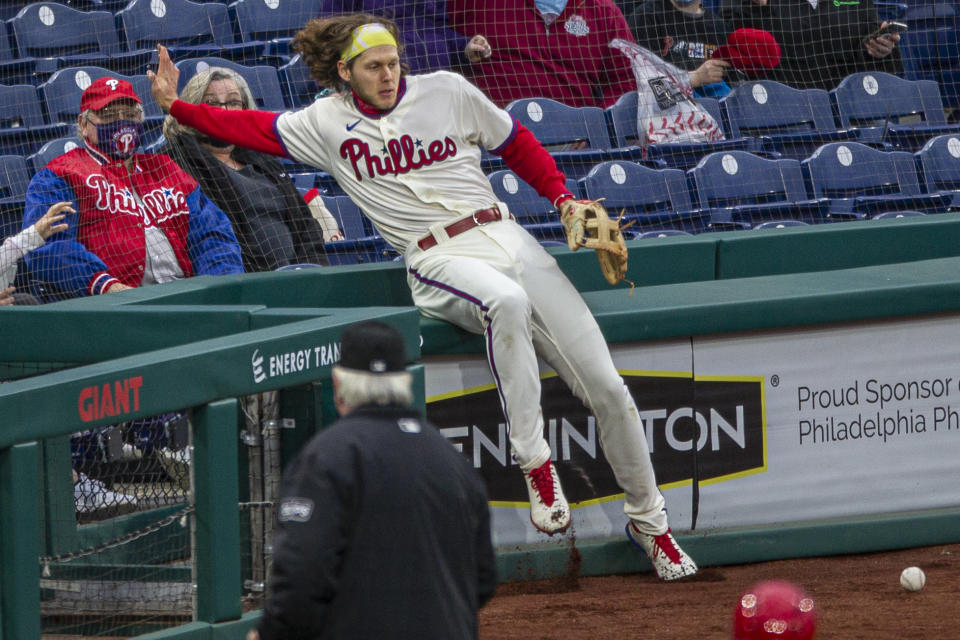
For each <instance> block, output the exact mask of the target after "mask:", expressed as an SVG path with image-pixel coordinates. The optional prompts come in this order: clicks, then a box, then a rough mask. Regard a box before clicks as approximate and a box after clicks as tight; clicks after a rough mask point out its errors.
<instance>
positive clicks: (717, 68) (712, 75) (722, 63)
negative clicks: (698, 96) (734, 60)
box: [690, 59, 730, 88]
mask: <svg viewBox="0 0 960 640" xmlns="http://www.w3.org/2000/svg"><path fill="white" fill-rule="evenodd" d="M729 66H730V63H729V62H727V61H726V60H713V59H711V60H707V61H706V62H704V63H703V64H702V65H700V66H699V67H697V68H696V69H694V70H693V71H691V72H690V86H691V87H694V88H696V87H702V86H703V85H705V84H713V83H714V82H723V72H724V71H725V70H726V69H727V68H728V67H729Z"/></svg>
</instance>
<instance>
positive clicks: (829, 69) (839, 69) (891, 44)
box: [721, 0, 902, 91]
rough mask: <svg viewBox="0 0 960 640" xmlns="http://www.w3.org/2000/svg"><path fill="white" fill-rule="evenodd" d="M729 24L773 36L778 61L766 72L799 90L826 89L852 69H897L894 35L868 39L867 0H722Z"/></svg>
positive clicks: (871, 20) (870, 9) (872, 12)
mask: <svg viewBox="0 0 960 640" xmlns="http://www.w3.org/2000/svg"><path fill="white" fill-rule="evenodd" d="M725 2H727V3H728V4H725V5H724V7H723V9H722V10H721V15H722V16H724V18H726V19H727V20H728V21H729V22H730V23H731V24H732V26H734V27H735V28H740V27H752V28H756V29H764V30H766V31H769V32H770V33H772V34H773V37H774V38H776V40H777V42H779V43H780V47H781V50H782V57H781V59H780V64H779V66H778V67H776V68H775V69H772V70H770V72H769V73H768V74H767V75H766V77H767V78H769V79H771V80H776V81H778V82H783V83H785V84H789V85H791V86H793V87H797V88H800V89H809V88H819V89H825V90H827V91H829V90H830V89H833V88H834V87H836V86H837V85H838V84H839V83H840V81H841V80H843V78H844V77H846V76H847V75H849V74H851V73H855V72H858V71H886V72H888V73H893V74H897V73H900V72H902V62H901V59H900V53H899V50H898V49H897V43H898V42H899V41H900V36H899V35H897V34H890V35H884V36H880V37H869V36H870V34H871V33H872V32H873V31H875V30H876V29H877V28H878V27H879V26H881V24H885V23H881V22H880V19H879V18H878V17H877V10H876V8H874V6H873V2H872V0H844V1H843V2H839V1H838V0H834V1H833V2H829V1H828V0H725Z"/></svg>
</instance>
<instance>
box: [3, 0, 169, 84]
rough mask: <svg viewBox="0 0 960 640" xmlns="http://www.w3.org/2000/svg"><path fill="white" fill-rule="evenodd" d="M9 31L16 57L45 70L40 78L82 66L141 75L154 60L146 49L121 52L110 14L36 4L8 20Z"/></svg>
mask: <svg viewBox="0 0 960 640" xmlns="http://www.w3.org/2000/svg"><path fill="white" fill-rule="evenodd" d="M10 30H11V32H12V34H13V36H14V39H15V41H16V44H17V49H18V55H19V56H20V57H21V58H25V57H31V58H35V59H36V60H37V61H38V63H39V62H40V61H43V63H44V64H45V65H46V66H45V67H39V68H38V69H37V72H38V73H40V74H44V75H49V73H52V72H53V71H54V70H56V69H58V68H62V67H69V66H84V65H85V66H98V67H106V68H108V69H111V70H113V71H115V72H117V73H123V74H127V75H129V74H132V73H139V72H142V71H145V68H146V65H147V64H148V63H149V62H150V61H151V60H152V59H153V57H154V54H153V52H152V51H150V50H146V49H144V50H140V51H133V52H125V51H124V50H123V48H122V47H121V44H120V37H119V35H118V33H117V27H116V24H115V22H114V17H113V14H112V13H110V12H108V11H78V10H76V9H74V8H72V7H68V6H66V5H64V4H59V3H56V2H37V3H33V4H30V5H27V6H26V7H24V8H23V9H22V10H21V11H20V12H19V13H18V14H17V15H16V16H15V17H14V18H12V19H11V20H10Z"/></svg>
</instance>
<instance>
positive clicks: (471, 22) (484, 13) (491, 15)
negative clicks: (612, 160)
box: [448, 0, 637, 107]
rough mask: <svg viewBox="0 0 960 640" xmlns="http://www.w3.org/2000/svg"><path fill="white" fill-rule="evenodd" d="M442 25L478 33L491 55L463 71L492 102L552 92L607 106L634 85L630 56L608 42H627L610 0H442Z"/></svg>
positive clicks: (575, 103)
mask: <svg viewBox="0 0 960 640" xmlns="http://www.w3.org/2000/svg"><path fill="white" fill-rule="evenodd" d="M448 10H449V12H450V24H452V25H453V27H454V28H455V29H456V30H457V31H459V32H460V33H462V34H471V33H482V34H484V35H485V36H486V37H487V39H488V40H489V41H490V46H491V48H492V55H491V57H490V59H489V60H487V61H486V62H484V63H483V64H482V65H473V66H471V67H470V68H469V69H467V70H466V75H467V77H469V78H470V79H471V80H472V81H473V83H474V84H476V85H477V86H478V87H479V88H480V89H482V90H483V92H484V93H486V94H487V96H489V97H490V99H491V100H493V102H495V103H496V104H497V105H498V106H501V107H503V106H506V105H507V104H508V103H510V102H511V101H513V100H517V99H520V98H532V97H543V98H552V99H553V100H557V101H558V102H562V103H564V104H567V105H569V106H572V107H586V106H598V107H607V106H610V105H612V104H613V103H614V102H616V101H617V98H619V97H620V96H622V95H623V94H625V93H627V92H628V91H635V90H636V88H637V85H636V82H635V80H634V78H633V73H632V72H631V70H630V62H629V60H628V59H627V58H626V56H624V55H623V54H621V53H620V52H619V51H617V50H615V49H611V48H610V46H609V44H610V41H611V40H613V39H614V38H622V39H624V40H629V41H631V42H632V41H633V36H632V35H631V33H630V28H629V27H628V26H627V21H626V19H624V17H623V13H621V12H620V9H619V8H617V6H616V5H615V4H614V3H613V0H571V1H570V2H567V0H485V1H484V2H474V1H473V0H449V4H448Z"/></svg>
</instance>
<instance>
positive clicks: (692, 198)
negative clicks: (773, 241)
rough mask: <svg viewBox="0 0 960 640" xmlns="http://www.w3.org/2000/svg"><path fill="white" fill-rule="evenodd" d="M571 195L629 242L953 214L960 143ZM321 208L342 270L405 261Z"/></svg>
mask: <svg viewBox="0 0 960 640" xmlns="http://www.w3.org/2000/svg"><path fill="white" fill-rule="evenodd" d="M488 178H489V180H490V184H491V186H492V188H493V190H494V193H495V194H496V196H497V198H498V199H499V200H502V201H503V202H505V203H506V204H507V205H508V206H509V208H510V211H511V212H513V214H514V215H515V216H516V218H517V221H518V222H519V223H520V224H522V225H523V226H524V227H526V228H527V229H528V230H529V231H530V232H531V233H533V234H534V235H535V236H536V237H537V238H538V239H539V240H540V241H541V242H544V243H547V244H554V243H564V232H563V228H562V225H561V224H560V222H559V220H558V217H557V214H556V211H555V209H554V207H553V205H552V203H550V202H549V201H548V200H547V199H546V198H542V197H540V196H539V195H538V194H537V193H536V192H535V191H534V190H533V188H532V187H530V186H529V185H527V184H526V183H525V182H523V181H522V180H520V179H519V178H518V177H517V176H516V175H515V174H514V173H513V172H511V171H509V170H500V171H496V172H494V173H492V174H490V175H489V176H488ZM568 187H570V189H571V191H572V192H573V193H574V194H575V195H576V196H577V197H579V198H585V199H591V200H592V199H597V198H604V204H605V205H606V207H607V208H608V210H609V211H611V212H613V213H616V214H622V216H623V222H624V224H627V223H630V224H631V227H630V228H629V230H628V231H627V232H626V235H627V236H628V237H631V238H637V237H641V238H642V237H650V236H660V235H664V234H673V233H700V232H704V231H725V230H731V229H734V230H735V229H751V228H767V227H770V226H788V225H794V224H819V223H825V222H836V221H852V220H865V219H873V218H878V217H901V216H905V215H922V214H937V213H945V212H952V211H960V137H957V136H940V137H937V138H935V139H933V140H930V141H929V142H928V144H927V145H926V146H925V147H924V148H923V149H922V150H921V151H919V152H917V153H916V154H910V153H907V152H903V151H891V152H885V151H880V150H877V149H874V148H872V147H868V146H866V145H863V144H860V143H857V142H835V143H829V144H826V145H823V146H821V147H820V148H818V149H817V150H816V152H815V153H814V154H813V155H812V156H810V157H809V158H806V159H804V160H803V161H802V162H799V161H797V160H795V159H790V158H781V159H770V158H762V157H759V156H756V155H754V154H752V153H749V152H745V151H729V152H717V153H712V154H709V155H708V156H706V157H705V158H703V159H702V160H701V161H700V162H699V163H698V164H697V165H696V166H695V167H693V168H692V169H690V170H689V171H687V172H684V171H681V170H680V169H676V168H665V169H652V168H650V167H645V166H643V165H640V164H638V163H635V162H630V161H623V160H620V161H616V160H608V161H604V162H601V163H599V164H597V165H596V166H594V167H593V168H592V169H591V170H590V171H589V172H588V173H587V175H586V176H584V177H583V178H581V179H580V180H577V181H575V182H568ZM323 200H324V203H325V205H326V206H327V208H328V209H329V210H330V211H331V213H333V214H334V216H335V217H336V218H337V219H338V220H339V221H340V224H341V228H342V229H343V231H344V235H345V237H346V240H344V241H342V242H335V243H330V244H329V245H328V253H329V255H330V257H331V260H332V261H333V262H334V263H335V264H343V263H353V262H357V261H361V262H367V261H377V260H386V259H395V258H396V257H397V254H396V252H394V251H392V250H390V249H389V248H388V247H387V245H386V244H385V243H384V242H383V240H382V239H381V238H379V237H378V236H377V235H376V234H375V233H374V231H373V229H372V228H371V227H370V225H369V222H367V221H366V220H365V218H363V216H362V214H361V212H360V209H359V208H358V207H357V206H356V205H355V204H354V203H353V201H351V200H350V198H349V197H347V196H345V195H326V196H323Z"/></svg>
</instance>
